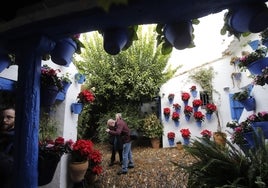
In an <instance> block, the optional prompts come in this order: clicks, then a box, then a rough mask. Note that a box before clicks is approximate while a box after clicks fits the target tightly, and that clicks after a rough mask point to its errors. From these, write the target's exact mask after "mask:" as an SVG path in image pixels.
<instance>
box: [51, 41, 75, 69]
mask: <svg viewBox="0 0 268 188" xmlns="http://www.w3.org/2000/svg"><path fill="white" fill-rule="evenodd" d="M76 49H77V45H76V43H75V42H74V40H73V39H71V38H66V39H62V40H59V41H57V43H56V46H55V48H54V49H53V51H52V52H51V60H52V61H53V62H54V63H56V64H57V65H63V66H66V67H68V66H69V65H70V63H71V62H72V59H73V54H74V53H75V50H76Z"/></svg>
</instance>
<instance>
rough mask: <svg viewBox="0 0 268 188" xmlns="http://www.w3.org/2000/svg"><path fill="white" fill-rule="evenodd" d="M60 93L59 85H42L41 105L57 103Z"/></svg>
mask: <svg viewBox="0 0 268 188" xmlns="http://www.w3.org/2000/svg"><path fill="white" fill-rule="evenodd" d="M58 93H59V89H58V87H57V86H48V87H44V86H41V89H40V104H41V106H51V105H53V104H54V103H55V101H56V97H57V95H58Z"/></svg>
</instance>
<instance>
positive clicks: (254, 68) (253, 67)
mask: <svg viewBox="0 0 268 188" xmlns="http://www.w3.org/2000/svg"><path fill="white" fill-rule="evenodd" d="M266 67H268V57H265V58H262V59H259V60H257V61H255V62H253V63H250V64H249V65H248V66H247V69H248V70H249V72H250V73H251V74H254V75H258V74H262V69H264V68H266Z"/></svg>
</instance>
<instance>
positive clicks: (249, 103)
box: [238, 97, 256, 111]
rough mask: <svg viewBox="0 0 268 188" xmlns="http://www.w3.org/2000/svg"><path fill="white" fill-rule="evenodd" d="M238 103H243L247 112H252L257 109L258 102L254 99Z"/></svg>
mask: <svg viewBox="0 0 268 188" xmlns="http://www.w3.org/2000/svg"><path fill="white" fill-rule="evenodd" d="M238 102H239V103H241V104H242V105H243V106H244V108H245V109H246V110H247V111H252V110H255V109H256V101H255V98H253V97H250V98H248V99H246V100H242V101H238Z"/></svg>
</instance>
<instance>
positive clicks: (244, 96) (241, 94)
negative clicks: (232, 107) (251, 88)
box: [233, 89, 249, 101]
mask: <svg viewBox="0 0 268 188" xmlns="http://www.w3.org/2000/svg"><path fill="white" fill-rule="evenodd" d="M247 98H249V92H248V89H244V90H243V91H240V92H236V93H234V95H233V99H234V100H237V101H242V100H246V99H247Z"/></svg>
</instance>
